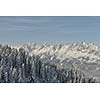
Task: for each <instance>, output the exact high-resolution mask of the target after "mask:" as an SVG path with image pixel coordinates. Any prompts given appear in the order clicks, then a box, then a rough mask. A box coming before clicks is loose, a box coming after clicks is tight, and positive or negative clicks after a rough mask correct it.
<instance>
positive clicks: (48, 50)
mask: <svg viewBox="0 0 100 100" xmlns="http://www.w3.org/2000/svg"><path fill="white" fill-rule="evenodd" d="M20 47H21V46H20ZM20 47H18V46H17V47H16V48H20ZM22 47H23V48H24V49H25V50H26V51H28V52H29V53H30V55H32V54H35V55H40V56H41V58H46V57H47V56H49V57H50V58H51V60H52V59H53V58H54V57H55V58H56V59H59V60H60V61H63V60H65V59H66V58H70V59H71V58H76V59H78V60H80V61H86V62H89V63H96V62H99V61H100V48H99V47H98V46H96V45H95V44H93V43H88V44H87V43H85V42H81V43H72V44H52V45H51V44H47V43H45V44H36V43H30V44H26V45H23V46H22Z"/></svg>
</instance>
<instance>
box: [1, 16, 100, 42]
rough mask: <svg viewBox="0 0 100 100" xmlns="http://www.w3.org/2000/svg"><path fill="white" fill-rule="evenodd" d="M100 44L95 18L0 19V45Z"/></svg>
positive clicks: (97, 20) (96, 18) (96, 19)
mask: <svg viewBox="0 0 100 100" xmlns="http://www.w3.org/2000/svg"><path fill="white" fill-rule="evenodd" d="M80 41H84V42H95V43H99V42H100V17H97V16H90V17H89V16H84V17H82V16H80V17H79V16H54V17H48V16H47V17H46V16H45V17H43V16H41V17H39V16H38V17H37V16H33V17H32V16H31V17H30V16H22V17H21V16H20V17H19V16H15V17H14V16H12V17H10V16H8V17H7V16H5V17H4V16H0V42H12V43H15V42H50V43H51V42H57V43H62V42H64V43H65V42H80Z"/></svg>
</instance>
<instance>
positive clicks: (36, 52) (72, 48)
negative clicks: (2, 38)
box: [0, 42, 100, 82]
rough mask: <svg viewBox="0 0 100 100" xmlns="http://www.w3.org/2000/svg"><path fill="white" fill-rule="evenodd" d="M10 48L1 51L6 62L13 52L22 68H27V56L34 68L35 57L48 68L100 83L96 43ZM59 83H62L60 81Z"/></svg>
mask: <svg viewBox="0 0 100 100" xmlns="http://www.w3.org/2000/svg"><path fill="white" fill-rule="evenodd" d="M9 47H10V49H11V52H10V51H9V49H8V48H9ZM9 47H7V46H3V47H2V46H1V51H2V50H3V51H2V52H1V53H0V54H1V58H2V59H3V60H4V57H5V58H6V55H7V52H8V51H9V52H10V53H11V55H12V52H14V55H16V56H17V57H15V58H16V61H21V62H22V61H24V63H21V64H22V65H20V66H22V67H23V66H24V67H26V66H25V64H26V62H25V61H26V57H27V56H28V57H29V58H30V57H31V58H30V60H31V61H30V63H31V68H33V67H32V66H33V63H34V60H32V59H33V58H32V57H33V56H35V57H39V59H40V61H41V62H42V64H43V66H44V64H46V66H48V64H49V66H52V65H53V66H56V68H57V69H67V70H69V71H70V70H75V71H78V72H79V73H81V76H84V77H85V79H86V78H93V79H96V82H100V48H99V47H98V46H96V45H95V44H94V43H85V42H81V43H67V44H48V43H44V44H37V43H29V44H24V45H10V46H9ZM7 50H8V51H7ZM13 50H14V51H13ZM23 50H24V52H25V54H24V56H23V53H22V54H21V55H20V52H22V51H23ZM3 53H4V54H3ZM18 55H19V56H18ZM21 56H22V57H21ZM23 57H24V58H23ZM7 58H9V56H8V55H7ZM22 59H23V60H22ZM12 60H13V59H12ZM1 61H2V60H1ZM10 61H11V60H10ZM16 61H15V63H16ZM36 62H37V61H36ZM17 63H18V62H17ZM1 65H2V64H1ZM17 66H18V65H17ZM46 66H45V67H46ZM27 67H28V66H27ZM35 67H36V66H35ZM39 68H40V67H39ZM48 68H49V67H48ZM19 70H20V73H21V70H22V69H19ZM23 70H24V69H23ZM38 70H40V69H38ZM50 70H51V67H50ZM13 71H14V70H13ZM40 72H41V73H42V72H43V73H44V72H45V71H43V69H41V70H40ZM13 73H14V72H13ZM36 73H37V72H36ZM43 73H42V74H43ZM50 73H51V71H50ZM56 73H58V70H57V71H56ZM26 74H27V73H26ZM53 74H54V73H53ZM75 75H76V74H75V73H74V76H75ZM33 76H34V75H33ZM40 76H41V75H40ZM20 77H22V76H20ZM23 77H24V78H25V75H23ZM38 78H39V77H38ZM25 79H26V78H25ZM20 80H21V82H25V80H24V81H22V79H20ZM37 80H38V79H37ZM36 82H40V81H39V80H38V81H36ZM42 82H43V81H42ZM45 82H47V81H45ZM48 82H54V81H50V80H49V81H48ZM55 82H58V81H57V80H56V81H55ZM59 82H62V81H59ZM80 82H82V81H80Z"/></svg>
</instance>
